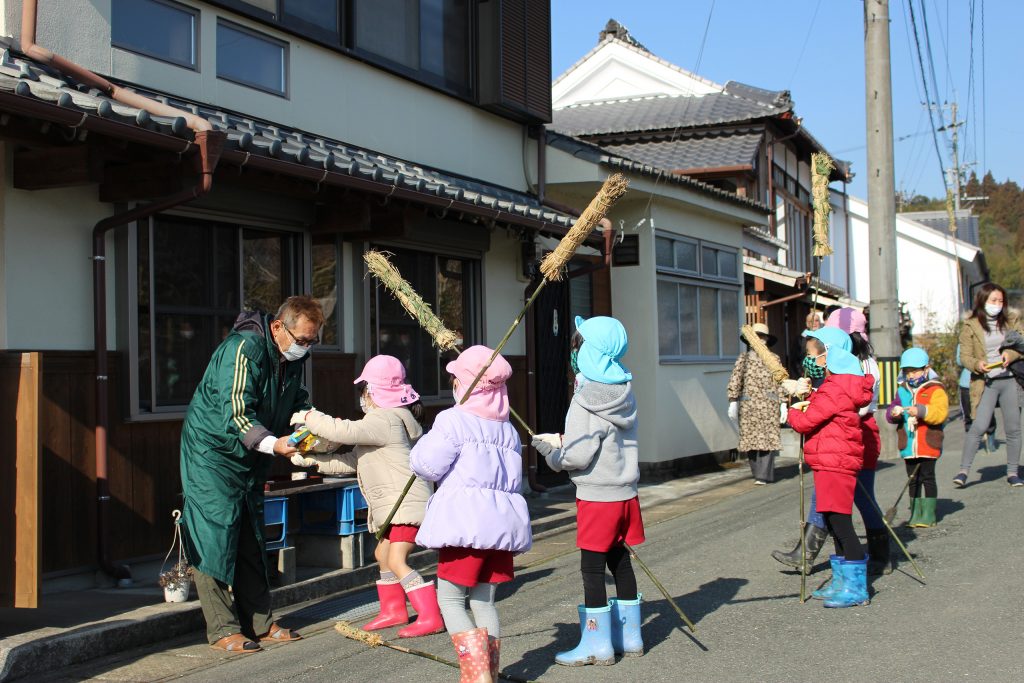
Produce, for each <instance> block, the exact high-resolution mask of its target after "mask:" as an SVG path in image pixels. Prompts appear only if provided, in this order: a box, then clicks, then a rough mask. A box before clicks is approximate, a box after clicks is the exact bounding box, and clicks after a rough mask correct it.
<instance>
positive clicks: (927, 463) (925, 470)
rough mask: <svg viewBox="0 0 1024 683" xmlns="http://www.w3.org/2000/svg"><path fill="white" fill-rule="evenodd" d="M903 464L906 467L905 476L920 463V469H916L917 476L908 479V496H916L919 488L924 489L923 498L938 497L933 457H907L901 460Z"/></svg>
mask: <svg viewBox="0 0 1024 683" xmlns="http://www.w3.org/2000/svg"><path fill="white" fill-rule="evenodd" d="M903 464H904V465H906V467H907V476H908V477H909V476H910V475H912V474H913V473H914V468H915V467H917V465H918V464H920V465H921V469H919V470H918V471H917V476H916V477H914V478H913V479H911V480H910V487H909V489H908V490H909V491H910V498H911V499H914V498H917V494H918V493H919V492H920V490H921V489H922V488H923V489H924V497H925V498H938V497H939V487H938V485H937V484H936V483H935V459H934V458H907V459H906V460H904V461H903Z"/></svg>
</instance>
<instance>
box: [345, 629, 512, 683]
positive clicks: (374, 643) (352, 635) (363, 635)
mask: <svg viewBox="0 0 1024 683" xmlns="http://www.w3.org/2000/svg"><path fill="white" fill-rule="evenodd" d="M334 630H335V631H337V632H338V633H340V634H341V635H343V636H345V637H346V638H349V639H351V640H356V641H359V642H360V643H364V644H365V645H368V646H369V647H371V648H376V647H386V648H389V649H391V650H395V651H397V652H404V653H406V654H409V655H416V656H417V657H423V658H424V659H429V660H430V661H432V662H437V663H438V664H445V665H447V666H450V667H452V668H454V669H458V668H459V665H458V663H456V662H453V661H452V660H450V659H445V658H444V657H438V656H437V655H432V654H430V653H429V652H423V651H422V650H415V649H413V648H411V647H406V646H404V645H399V644H397V643H392V642H391V641H389V640H384V638H383V637H381V636H380V635H378V634H376V633H369V632H367V631H364V630H363V629H361V628H356V627H355V626H353V625H352V624H350V623H349V622H347V621H339V622H337V623H336V624H335V625H334ZM498 676H499V677H501V678H504V679H505V680H508V681H513V683H532V682H531V681H528V680H526V679H525V678H519V677H518V676H510V675H508V674H504V673H499V674H498Z"/></svg>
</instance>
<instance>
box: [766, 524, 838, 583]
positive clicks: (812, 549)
mask: <svg viewBox="0 0 1024 683" xmlns="http://www.w3.org/2000/svg"><path fill="white" fill-rule="evenodd" d="M827 539H828V532H827V531H825V530H824V529H822V528H820V527H816V526H814V525H813V524H808V525H807V528H806V530H805V531H804V546H805V548H804V554H805V556H806V558H807V571H808V572H809V571H810V570H811V566H812V565H813V564H814V558H816V557H817V556H818V553H819V552H821V547H822V546H823V545H825V541H826V540H827ZM772 557H774V558H775V559H776V560H778V561H779V562H781V563H782V564H784V565H786V566H787V567H792V568H793V569H800V543H799V542H797V544H796V547H795V548H793V552H791V553H784V552H782V551H781V550H773V551H772Z"/></svg>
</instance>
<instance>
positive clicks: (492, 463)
mask: <svg viewBox="0 0 1024 683" xmlns="http://www.w3.org/2000/svg"><path fill="white" fill-rule="evenodd" d="M492 353H493V351H492V350H491V349H489V348H487V347H486V346H473V347H470V348H468V349H466V350H465V351H463V352H462V354H461V355H459V357H458V358H456V359H455V360H453V361H452V362H450V363H449V364H448V366H447V370H448V372H449V373H451V374H452V376H453V384H452V388H453V391H454V394H455V405H454V406H452V407H451V408H449V409H447V410H444V411H441V412H440V413H438V415H437V417H436V418H434V426H433V427H432V428H431V430H430V432H429V433H427V434H426V435H425V436H424V437H423V438H422V439H420V441H419V443H417V444H416V446H415V447H414V448H413V449H412V453H410V454H409V464H410V466H411V467H412V470H413V472H415V473H416V474H417V475H419V476H420V477H422V478H424V479H426V480H428V481H434V482H437V491H436V492H435V493H434V495H432V496H431V497H430V500H429V501H428V502H427V513H426V516H425V517H424V519H423V525H422V526H421V527H420V532H419V534H418V535H417V536H416V542H417V543H419V544H420V545H423V546H426V547H427V548H437V549H438V562H437V583H438V600H439V601H440V603H441V613H442V614H443V615H444V623H445V625H446V626H447V627H448V632H449V633H450V634H451V636H452V643H453V644H454V646H455V652H456V654H457V655H458V657H459V667H460V669H461V670H462V674H463V678H462V680H464V681H469V680H473V681H477V680H488V681H489V680H494V681H497V680H498V664H499V654H500V650H501V642H500V640H499V638H500V636H501V634H500V631H499V625H498V612H497V610H496V609H495V607H494V601H495V590H496V589H497V585H498V584H499V583H504V582H506V581H511V580H512V578H513V569H512V558H513V556H514V555H516V554H517V553H522V552H526V551H527V550H529V549H530V544H531V543H532V540H533V539H532V536H531V533H530V513H529V510H527V507H526V499H524V498H523V496H522V495H521V494H520V493H519V488H520V486H521V485H522V479H523V477H522V472H523V463H522V444H521V443H520V441H519V434H518V432H516V430H515V427H513V426H512V424H511V423H510V422H509V420H508V416H509V405H508V389H507V388H506V386H505V383H506V382H507V381H508V378H509V377H510V376H511V375H512V366H510V365H509V364H508V361H506V360H505V359H504V358H502V357H501V356H500V355H498V356H496V357H495V359H494V362H493V363H491V365H490V367H489V368H488V369H487V371H486V372H484V373H483V377H481V378H480V381H479V382H478V383H477V384H476V386H475V387H473V391H472V393H470V394H469V396H468V397H466V391H467V389H468V388H469V386H470V385H471V384H472V383H473V379H474V378H475V377H476V375H477V373H478V372H480V369H481V368H483V367H484V366H485V365H486V364H487V361H488V359H489V358H490V357H491V354H492ZM464 397H466V400H465V402H462V399H463V398H464ZM467 598H468V599H469V606H470V610H471V612H469V611H467V610H466V599H467ZM488 670H489V671H490V677H486V673H487V672H488Z"/></svg>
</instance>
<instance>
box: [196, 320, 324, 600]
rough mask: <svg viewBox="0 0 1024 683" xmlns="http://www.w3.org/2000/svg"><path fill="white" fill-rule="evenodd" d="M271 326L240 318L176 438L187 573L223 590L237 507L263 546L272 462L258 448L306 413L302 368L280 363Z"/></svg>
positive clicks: (228, 579)
mask: <svg viewBox="0 0 1024 683" xmlns="http://www.w3.org/2000/svg"><path fill="white" fill-rule="evenodd" d="M271 320H272V318H270V317H269V316H267V315H265V314H262V313H250V312H246V313H243V314H242V315H240V316H239V317H238V320H237V321H236V322H235V326H234V329H233V330H232V332H231V334H229V335H228V336H227V338H226V339H225V340H224V341H223V342H221V345H220V346H218V347H217V350H216V351H214V353H213V358H212V359H211V360H210V364H209V365H208V366H207V368H206V372H205V374H204V375H203V379H202V381H200V383H199V387H198V388H197V389H196V393H195V395H194V396H193V397H192V402H191V403H190V404H189V406H188V414H187V415H186V417H185V424H184V425H183V426H182V430H181V483H182V488H183V491H184V494H185V505H184V510H183V514H182V525H183V528H184V538H185V551H186V554H187V555H188V559H189V562H190V563H191V564H192V566H194V567H196V568H197V569H198V570H199V571H201V572H203V573H204V574H207V575H209V576H212V577H213V578H214V579H217V580H218V581H221V582H223V583H226V584H229V585H230V584H231V583H232V582H233V580H234V576H235V556H236V555H237V549H238V534H239V531H240V528H239V527H240V524H241V516H242V511H243V509H244V508H243V506H247V507H248V510H249V519H250V520H251V521H252V524H253V530H254V531H255V533H256V538H257V540H258V541H259V543H260V547H261V548H262V547H263V546H264V543H265V541H264V538H263V484H264V482H265V481H266V478H267V473H268V472H269V471H270V466H271V464H272V462H273V458H274V457H275V456H272V455H267V454H265V453H260V452H259V451H257V450H256V446H257V445H258V444H259V442H260V441H262V440H263V439H264V438H265V437H267V436H282V435H284V434H287V433H288V431H289V429H290V425H289V424H288V422H289V418H290V417H291V415H292V413H294V412H296V411H298V410H307V409H309V408H311V405H310V403H309V393H308V392H307V391H306V388H305V387H304V386H303V385H302V361H291V362H285V361H284V359H283V357H282V356H281V353H280V351H278V349H277V346H276V345H275V344H274V341H273V339H272V338H271V337H270V335H269V332H268V330H269V326H270V322H271ZM261 557H265V553H261Z"/></svg>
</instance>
